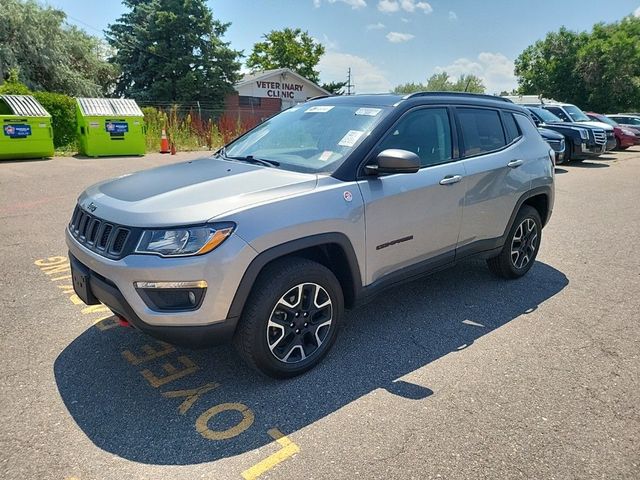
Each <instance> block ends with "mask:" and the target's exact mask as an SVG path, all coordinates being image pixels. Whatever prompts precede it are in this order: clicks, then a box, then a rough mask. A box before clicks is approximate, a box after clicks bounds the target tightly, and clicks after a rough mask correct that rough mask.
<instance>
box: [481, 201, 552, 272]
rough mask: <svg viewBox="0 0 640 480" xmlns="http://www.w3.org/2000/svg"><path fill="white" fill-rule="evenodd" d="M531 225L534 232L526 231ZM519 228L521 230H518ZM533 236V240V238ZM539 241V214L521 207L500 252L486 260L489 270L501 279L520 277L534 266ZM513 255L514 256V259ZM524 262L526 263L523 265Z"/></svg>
mask: <svg viewBox="0 0 640 480" xmlns="http://www.w3.org/2000/svg"><path fill="white" fill-rule="evenodd" d="M531 222H533V223H531ZM532 225H535V230H531V231H528V227H529V226H532ZM521 228H522V230H520V229H521ZM516 235H517V236H519V237H521V238H523V240H521V241H518V240H517V239H516V238H515V237H516ZM529 235H530V236H529ZM534 235H535V238H533V236H534ZM541 240H542V221H541V220H540V214H539V213H538V211H537V210H536V209H535V208H533V207H531V206H529V205H523V206H522V208H520V211H519V212H518V214H517V215H516V219H515V221H514V222H513V226H512V227H511V230H510V231H509V234H508V235H507V240H506V241H505V243H504V247H503V248H502V251H501V252H500V253H499V254H498V255H497V256H495V257H492V258H489V259H487V266H488V267H489V270H490V271H491V273H493V274H494V275H496V276H498V277H502V278H508V279H513V278H520V277H522V276H523V275H524V274H526V273H527V272H528V271H529V269H530V268H531V267H532V265H533V264H534V262H535V260H536V257H537V256H538V251H539V250H540V241H541ZM516 250H517V252H516ZM514 255H516V257H515V258H514ZM525 260H526V263H524V261H525Z"/></svg>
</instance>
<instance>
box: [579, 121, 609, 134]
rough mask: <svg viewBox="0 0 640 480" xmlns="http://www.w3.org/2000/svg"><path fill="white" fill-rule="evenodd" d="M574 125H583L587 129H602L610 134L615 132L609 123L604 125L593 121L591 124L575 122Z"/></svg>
mask: <svg viewBox="0 0 640 480" xmlns="http://www.w3.org/2000/svg"><path fill="white" fill-rule="evenodd" d="M574 123H576V124H577V125H583V126H585V127H596V128H601V129H602V130H604V131H605V132H609V131H611V132H613V127H612V126H611V125H609V124H608V123H604V122H596V121H591V122H574Z"/></svg>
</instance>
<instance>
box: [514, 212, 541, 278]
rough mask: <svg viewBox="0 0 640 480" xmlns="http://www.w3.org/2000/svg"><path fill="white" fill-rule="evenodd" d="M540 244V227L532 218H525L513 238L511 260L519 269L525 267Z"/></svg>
mask: <svg viewBox="0 0 640 480" xmlns="http://www.w3.org/2000/svg"><path fill="white" fill-rule="evenodd" d="M537 246H538V227H537V226H536V222H535V221H534V220H533V219H532V218H525V219H524V220H523V221H522V223H520V225H518V228H516V231H515V233H514V235H513V240H511V262H512V263H513V266H514V267H516V268H517V269H519V270H520V269H523V268H524V267H526V266H527V265H528V264H529V262H531V260H532V259H533V257H534V255H535V253H536V248H537Z"/></svg>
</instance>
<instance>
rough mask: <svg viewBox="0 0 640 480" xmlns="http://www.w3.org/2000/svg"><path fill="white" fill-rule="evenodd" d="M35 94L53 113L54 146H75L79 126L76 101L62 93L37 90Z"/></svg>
mask: <svg viewBox="0 0 640 480" xmlns="http://www.w3.org/2000/svg"><path fill="white" fill-rule="evenodd" d="M33 96H34V97H36V100H38V102H40V104H41V105H42V106H43V107H44V108H45V110H46V111H47V112H49V113H50V114H51V126H52V127H53V145H54V147H56V148H64V147H75V146H76V140H77V136H76V135H77V128H78V124H77V119H76V101H75V100H74V99H73V98H71V97H68V96H67V95H63V94H61V93H50V92H35V93H34V94H33Z"/></svg>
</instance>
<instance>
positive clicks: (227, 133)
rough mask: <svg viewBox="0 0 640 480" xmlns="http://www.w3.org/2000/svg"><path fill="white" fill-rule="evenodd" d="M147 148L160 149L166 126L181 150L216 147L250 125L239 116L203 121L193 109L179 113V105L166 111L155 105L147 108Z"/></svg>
mask: <svg viewBox="0 0 640 480" xmlns="http://www.w3.org/2000/svg"><path fill="white" fill-rule="evenodd" d="M142 112H143V113H144V123H145V127H146V131H147V134H146V138H147V151H149V152H157V151H158V147H159V146H160V139H161V138H162V129H163V128H164V129H165V131H166V133H167V137H168V138H169V141H170V143H172V144H173V145H175V147H176V149H177V150H179V151H186V150H203V149H208V150H217V149H218V148H220V147H221V146H222V145H224V144H225V143H226V142H228V141H229V140H230V139H231V138H235V137H237V136H238V135H240V134H242V133H244V132H245V131H246V130H247V129H248V128H249V127H251V125H248V124H245V123H243V122H241V121H240V119H235V120H232V119H229V118H225V117H223V118H221V119H220V120H219V121H218V122H217V123H216V122H214V121H213V120H211V119H209V120H203V119H201V118H200V117H198V115H197V114H196V113H195V112H194V113H193V114H191V113H189V114H187V115H179V114H178V108H177V107H176V106H173V107H171V108H170V109H168V110H166V111H164V110H159V109H157V108H155V107H144V108H143V109H142Z"/></svg>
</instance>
